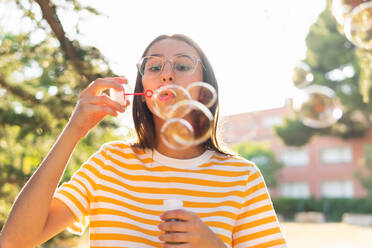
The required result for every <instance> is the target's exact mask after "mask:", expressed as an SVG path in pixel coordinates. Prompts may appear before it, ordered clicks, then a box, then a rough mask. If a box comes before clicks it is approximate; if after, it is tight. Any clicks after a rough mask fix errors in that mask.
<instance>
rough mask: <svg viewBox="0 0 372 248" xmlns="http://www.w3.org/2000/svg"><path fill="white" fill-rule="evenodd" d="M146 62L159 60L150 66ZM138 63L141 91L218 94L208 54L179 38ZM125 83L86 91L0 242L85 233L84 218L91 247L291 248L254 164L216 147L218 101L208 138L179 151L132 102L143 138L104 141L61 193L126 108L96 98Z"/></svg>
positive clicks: (103, 83) (164, 41) (147, 110)
mask: <svg viewBox="0 0 372 248" xmlns="http://www.w3.org/2000/svg"><path fill="white" fill-rule="evenodd" d="M180 57H182V59H185V58H186V59H188V61H189V62H190V63H189V66H188V67H187V68H185V67H183V66H181V67H179V64H178V62H177V61H179V59H180ZM150 59H157V60H158V61H159V65H160V66H158V67H156V68H155V67H154V68H151V69H149V68H148V64H147V63H148V61H149V60H150ZM138 68H139V73H138V76H137V81H136V88H135V91H136V92H144V91H146V90H155V89H157V88H159V87H161V86H164V85H167V84H178V85H181V86H183V87H186V86H187V85H189V84H190V83H192V82H195V81H204V82H207V83H209V84H211V85H212V86H213V87H214V88H215V89H216V90H218V88H217V83H216V79H215V76H214V73H213V70H212V68H211V65H210V63H209V62H208V60H207V58H206V56H205V55H204V53H203V52H202V50H201V49H200V48H199V47H198V46H197V45H196V44H195V43H194V42H193V41H192V40H191V39H190V38H188V37H186V36H183V35H173V36H159V37H158V38H156V39H155V40H154V41H153V42H151V43H150V45H149V46H148V47H147V49H146V50H145V52H144V54H143V58H142V60H141V63H139V66H138ZM122 80H123V79H120V78H103V79H97V80H95V81H94V82H92V83H91V84H90V85H89V86H88V87H87V88H86V89H85V90H84V91H83V92H82V93H81V95H80V98H79V101H78V103H77V105H76V107H75V110H74V112H73V114H72V116H71V118H70V120H69V122H68V124H67V125H66V127H65V129H64V130H63V132H62V133H61V135H60V136H59V138H58V139H57V142H56V143H55V145H54V146H53V148H52V149H51V151H50V152H49V154H48V155H47V157H46V158H45V159H44V161H43V162H42V164H41V165H40V167H39V168H38V170H37V171H36V172H35V173H34V175H33V176H32V177H31V178H30V180H29V181H28V182H27V184H26V185H25V187H24V188H23V190H22V191H21V193H20V194H19V196H18V198H17V200H16V201H15V203H14V206H13V208H12V211H11V213H10V215H9V218H8V220H7V222H6V224H5V226H4V229H3V233H2V236H1V238H0V245H1V247H2V248H13V247H34V246H36V245H38V244H41V243H43V242H45V241H47V240H48V239H50V238H51V237H53V236H54V235H56V234H57V233H59V232H61V231H62V230H64V229H65V228H69V229H70V230H71V231H73V232H76V233H78V234H81V233H82V232H83V231H84V229H85V227H86V226H87V224H88V223H89V224H90V227H89V228H90V245H91V247H177V248H178V247H192V248H197V247H200V248H212V247H213V248H222V247H236V248H239V247H242V248H243V247H286V244H285V240H284V238H283V235H282V234H281V230H280V227H279V224H278V221H277V218H276V215H275V212H274V210H273V207H272V203H271V200H270V197H269V195H268V192H267V189H266V186H265V183H264V181H263V179H262V176H261V174H260V172H259V170H258V169H257V167H256V166H255V165H254V164H252V163H251V162H248V161H245V160H244V159H241V158H238V157H236V156H231V155H228V154H225V153H224V152H223V151H222V150H221V149H220V148H219V146H218V142H217V139H216V128H217V120H218V101H217V102H216V104H215V105H214V106H212V107H211V108H210V110H211V111H212V113H213V115H214V117H215V119H214V125H213V132H212V137H211V138H210V139H209V140H207V141H206V142H205V143H203V144H202V145H198V146H192V147H189V148H187V149H184V150H173V149H171V148H169V147H168V146H166V144H165V143H164V141H163V140H162V139H160V136H159V133H160V128H161V127H162V125H163V123H164V121H163V120H162V119H161V118H159V117H158V116H157V115H156V114H154V113H155V112H154V109H153V108H152V105H151V104H150V102H149V100H148V99H146V100H144V99H143V98H136V99H135V100H134V103H133V104H134V105H133V118H134V122H135V129H136V132H137V136H138V141H137V143H136V144H132V145H129V144H127V143H126V142H123V141H116V142H110V143H106V144H104V145H103V146H102V147H101V148H100V150H99V151H97V152H96V153H95V154H93V155H92V156H91V157H90V158H89V159H88V161H86V162H85V163H84V164H83V165H82V167H81V168H80V169H79V170H78V171H77V172H76V173H75V174H74V175H73V177H72V178H71V180H70V182H68V183H65V184H63V185H62V186H60V187H59V188H58V189H57V190H56V188H57V185H58V182H59V180H60V178H61V175H62V173H63V171H64V169H65V166H66V164H67V162H68V160H69V157H70V155H71V153H72V151H73V149H74V147H75V146H76V144H77V143H78V141H79V140H80V139H81V138H83V137H84V136H85V135H86V134H87V133H88V131H89V130H90V129H91V128H93V127H94V126H95V125H96V124H97V123H98V122H99V121H101V120H102V119H103V118H104V117H105V116H106V115H112V116H117V111H119V112H123V111H124V110H125V107H126V106H128V104H129V103H128V102H126V105H125V106H120V105H119V104H118V103H116V102H114V101H112V100H110V99H109V98H108V97H107V96H100V95H99V94H100V92H101V91H102V90H105V89H108V88H114V89H116V90H122V86H121V85H120V81H122ZM172 198H175V199H180V200H182V201H183V208H181V209H176V210H169V211H163V210H164V208H163V203H164V201H165V200H167V199H172ZM170 219H179V220H180V221H177V222H169V221H167V220H170ZM172 242H173V243H172ZM162 245H163V246H162Z"/></svg>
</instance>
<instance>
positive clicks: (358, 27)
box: [344, 2, 372, 50]
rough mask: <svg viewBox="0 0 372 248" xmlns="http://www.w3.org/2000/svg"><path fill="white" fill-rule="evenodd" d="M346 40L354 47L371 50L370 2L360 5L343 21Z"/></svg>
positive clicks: (371, 7) (371, 18)
mask: <svg viewBox="0 0 372 248" xmlns="http://www.w3.org/2000/svg"><path fill="white" fill-rule="evenodd" d="M344 31H345V35H346V38H347V39H348V40H349V41H351V42H352V43H353V44H354V45H355V46H357V47H360V48H363V49H367V50H371V49H372V2H366V3H362V4H361V5H359V6H357V7H356V8H354V9H353V11H352V12H351V13H350V15H348V17H347V18H346V21H345V26H344Z"/></svg>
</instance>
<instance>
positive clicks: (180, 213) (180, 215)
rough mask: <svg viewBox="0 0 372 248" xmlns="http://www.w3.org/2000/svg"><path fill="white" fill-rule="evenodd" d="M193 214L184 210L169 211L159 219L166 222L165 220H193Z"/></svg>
mask: <svg viewBox="0 0 372 248" xmlns="http://www.w3.org/2000/svg"><path fill="white" fill-rule="evenodd" d="M195 215H196V214H195V213H193V212H190V211H187V210H185V209H175V210H169V211H165V212H164V213H162V214H161V215H160V219H162V220H164V221H165V220H167V219H181V220H185V221H188V220H192V219H194V218H195Z"/></svg>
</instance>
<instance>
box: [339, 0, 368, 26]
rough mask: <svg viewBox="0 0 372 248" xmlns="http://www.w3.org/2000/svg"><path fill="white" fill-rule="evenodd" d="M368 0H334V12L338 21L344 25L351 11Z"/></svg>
mask: <svg viewBox="0 0 372 248" xmlns="http://www.w3.org/2000/svg"><path fill="white" fill-rule="evenodd" d="M365 2H368V0H333V1H332V13H333V16H334V17H335V19H336V21H337V22H338V23H339V24H341V25H344V24H345V20H346V18H347V17H348V16H349V15H350V13H351V11H352V10H353V9H354V8H355V7H357V6H359V5H360V4H362V3H365Z"/></svg>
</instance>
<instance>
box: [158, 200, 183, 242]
mask: <svg viewBox="0 0 372 248" xmlns="http://www.w3.org/2000/svg"><path fill="white" fill-rule="evenodd" d="M180 208H183V201H182V200H180V199H167V200H164V202H163V209H164V211H169V210H175V209H180ZM170 221H183V220H181V219H167V220H166V222H170ZM166 233H173V232H166ZM166 243H167V244H184V243H185V242H166Z"/></svg>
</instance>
